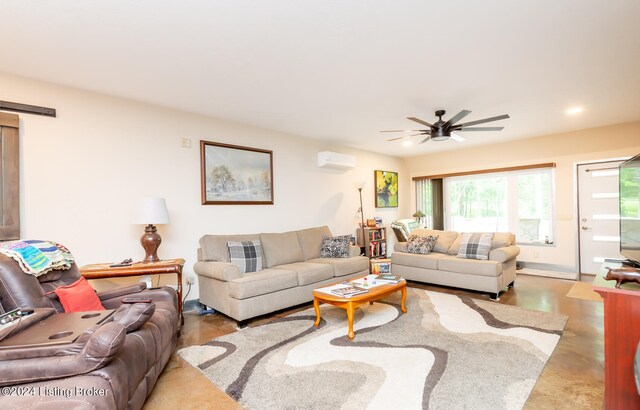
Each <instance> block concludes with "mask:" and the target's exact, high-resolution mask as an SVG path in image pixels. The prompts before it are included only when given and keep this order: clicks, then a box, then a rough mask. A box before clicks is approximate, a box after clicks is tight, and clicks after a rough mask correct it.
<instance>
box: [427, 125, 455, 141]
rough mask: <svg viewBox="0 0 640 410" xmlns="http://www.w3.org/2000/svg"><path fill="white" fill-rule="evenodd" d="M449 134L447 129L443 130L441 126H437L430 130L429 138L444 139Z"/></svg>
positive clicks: (447, 137) (446, 138)
mask: <svg viewBox="0 0 640 410" xmlns="http://www.w3.org/2000/svg"><path fill="white" fill-rule="evenodd" d="M450 136H451V134H450V133H449V131H445V130H443V129H442V128H438V129H436V130H435V132H431V139H432V140H434V141H446V140H448V139H449V137H450Z"/></svg>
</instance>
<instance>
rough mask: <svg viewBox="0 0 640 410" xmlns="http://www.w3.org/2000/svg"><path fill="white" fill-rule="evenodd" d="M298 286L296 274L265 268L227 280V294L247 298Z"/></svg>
mask: <svg viewBox="0 0 640 410" xmlns="http://www.w3.org/2000/svg"><path fill="white" fill-rule="evenodd" d="M296 286H298V274H297V273H296V272H293V271H288V270H282V269H265V270H262V271H260V272H252V273H247V274H246V275H244V276H242V277H241V278H237V279H233V280H232V281H231V282H229V296H231V297H232V298H234V299H247V298H251V297H254V296H260V295H265V294H267V293H272V292H277V291H279V290H283V289H289V288H295V287H296Z"/></svg>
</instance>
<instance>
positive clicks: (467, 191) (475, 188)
mask: <svg viewBox="0 0 640 410" xmlns="http://www.w3.org/2000/svg"><path fill="white" fill-rule="evenodd" d="M444 209H445V211H444V212H445V228H446V229H450V230H454V231H459V232H462V231H465V232H497V231H509V232H514V233H515V234H516V238H517V241H518V242H519V243H552V242H553V236H554V235H553V232H554V226H553V171H552V169H551V168H545V169H531V170H525V171H511V172H500V173H494V174H479V175H465V176H459V177H449V178H445V179H444Z"/></svg>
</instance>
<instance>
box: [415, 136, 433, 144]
mask: <svg viewBox="0 0 640 410" xmlns="http://www.w3.org/2000/svg"><path fill="white" fill-rule="evenodd" d="M430 139H431V135H429V136H428V137H427V138H425V139H423V140H422V141H420V142H419V143H418V144H424V143H425V142H427V141H429V140H430Z"/></svg>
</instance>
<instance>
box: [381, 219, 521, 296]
mask: <svg viewBox="0 0 640 410" xmlns="http://www.w3.org/2000/svg"><path fill="white" fill-rule="evenodd" d="M411 234H412V235H420V236H429V235H434V236H435V235H437V236H438V240H437V241H436V244H435V246H434V248H433V250H432V252H431V253H430V254H428V255H421V254H413V253H407V252H406V251H404V252H403V250H404V249H405V248H406V247H405V245H406V242H398V243H396V244H395V246H394V251H395V252H394V253H393V254H392V255H391V262H392V271H393V273H394V274H396V275H400V276H403V277H405V278H406V279H409V280H414V281H417V282H425V283H431V284H435V285H444V286H452V287H456V288H463V289H470V290H477V291H481V292H488V293H489V294H490V296H491V299H493V300H498V295H499V294H500V292H501V291H502V290H503V289H504V288H506V287H513V285H514V282H515V280H516V256H518V254H519V253H520V248H518V247H517V246H516V245H515V240H516V238H515V235H513V234H512V233H510V232H496V233H495V234H494V237H493V239H492V240H491V251H490V252H489V260H477V259H463V258H458V257H457V256H456V255H457V254H458V249H459V248H460V237H461V235H460V234H459V233H458V232H454V231H438V230H430V229H414V230H413V231H412V232H411Z"/></svg>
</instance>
